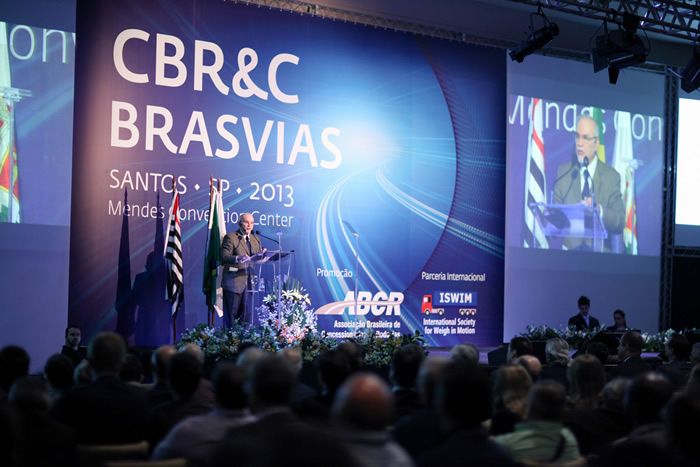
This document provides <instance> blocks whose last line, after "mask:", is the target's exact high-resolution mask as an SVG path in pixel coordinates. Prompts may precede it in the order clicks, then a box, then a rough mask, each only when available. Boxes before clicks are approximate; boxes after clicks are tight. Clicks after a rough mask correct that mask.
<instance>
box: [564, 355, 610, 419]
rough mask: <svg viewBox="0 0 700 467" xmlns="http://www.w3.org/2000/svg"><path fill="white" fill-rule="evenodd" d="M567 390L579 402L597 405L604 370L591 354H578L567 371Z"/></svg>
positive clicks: (602, 383) (601, 388)
mask: <svg viewBox="0 0 700 467" xmlns="http://www.w3.org/2000/svg"><path fill="white" fill-rule="evenodd" d="M568 378H569V392H570V393H571V395H572V396H573V397H574V398H575V399H576V400H577V401H580V402H588V403H589V405H590V406H591V408H593V407H595V406H597V405H598V400H599V398H600V393H601V391H602V390H603V387H604V386H605V370H604V369H603V365H602V364H601V363H600V360H598V359H597V358H596V357H594V356H593V355H579V356H578V357H576V358H575V359H574V360H573V362H571V366H570V367H569V371H568Z"/></svg>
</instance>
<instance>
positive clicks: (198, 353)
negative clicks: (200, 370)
mask: <svg viewBox="0 0 700 467" xmlns="http://www.w3.org/2000/svg"><path fill="white" fill-rule="evenodd" d="M181 352H184V353H187V354H190V355H192V356H193V357H194V358H196V359H197V360H198V361H199V363H200V364H202V365H203V364H204V352H202V348H201V347H200V346H198V345H197V344H193V343H191V342H190V343H189V344H187V345H185V346H184V347H183V348H182V350H181Z"/></svg>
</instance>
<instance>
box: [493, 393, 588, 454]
mask: <svg viewBox="0 0 700 467" xmlns="http://www.w3.org/2000/svg"><path fill="white" fill-rule="evenodd" d="M565 407H566V391H565V390H564V386H563V385H561V384H560V383H557V382H555V381H540V382H538V383H535V384H534V385H533V386H532V389H531V390H530V397H529V399H528V415H527V420H526V421H524V422H522V423H518V424H517V425H516V426H515V431H514V432H513V433H508V434H504V435H499V436H496V437H495V438H494V439H495V440H496V442H497V443H498V444H500V445H501V446H503V447H504V448H505V449H506V450H507V451H508V452H509V453H510V455H511V456H512V457H513V459H514V460H516V461H518V462H549V463H565V462H575V461H577V460H579V459H581V456H580V454H579V450H578V445H577V443H576V438H575V437H574V434H573V433H571V431H569V430H568V429H567V428H564V425H563V421H564V409H565Z"/></svg>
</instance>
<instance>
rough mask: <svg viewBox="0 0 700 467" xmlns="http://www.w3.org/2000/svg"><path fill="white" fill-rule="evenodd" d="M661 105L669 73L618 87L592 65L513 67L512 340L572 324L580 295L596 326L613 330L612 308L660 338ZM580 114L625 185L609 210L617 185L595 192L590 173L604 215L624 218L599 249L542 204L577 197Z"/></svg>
mask: <svg viewBox="0 0 700 467" xmlns="http://www.w3.org/2000/svg"><path fill="white" fill-rule="evenodd" d="M663 103H664V78H663V76H662V75H657V74H652V73H646V72H641V71H631V70H623V71H622V72H621V74H620V77H619V81H618V83H617V85H611V84H609V83H608V76H607V73H606V72H601V73H599V74H594V73H593V71H592V67H591V65H590V64H587V63H579V62H572V61H564V60H560V59H554V58H549V57H542V56H533V57H528V58H527V59H526V60H525V62H523V63H522V64H518V63H515V62H513V63H510V64H509V66H508V123H507V126H508V144H507V146H508V149H507V153H508V155H507V159H508V162H507V166H508V169H507V173H508V175H507V196H506V198H507V201H506V217H507V219H508V222H507V224H506V225H507V231H506V245H507V247H506V261H505V311H504V323H505V324H504V337H505V338H506V339H509V338H510V337H512V336H513V335H515V334H518V333H520V332H523V331H524V330H525V329H526V327H527V326H528V325H548V326H553V327H556V328H560V327H564V326H566V323H567V321H568V318H569V317H570V316H573V315H574V314H575V313H577V312H578V309H577V306H576V301H577V299H578V297H579V296H580V295H586V296H588V297H589V298H590V299H591V314H592V315H593V316H596V317H597V318H598V319H599V320H600V321H601V323H604V324H608V325H610V324H612V312H613V310H614V309H617V308H621V309H623V310H625V311H626V313H627V323H628V325H629V326H630V327H632V328H638V329H642V330H644V331H653V332H655V331H656V330H657V327H658V322H659V277H660V260H659V255H660V253H661V211H662V202H663V196H662V190H663V180H662V176H663V139H664V122H663V118H662V117H663V108H664V106H663ZM582 114H583V115H590V116H591V117H593V118H594V120H595V121H596V123H598V122H599V125H600V126H599V140H598V141H597V142H598V143H599V144H600V149H599V150H598V159H599V160H598V162H597V163H598V166H597V169H596V170H601V165H605V166H607V167H608V168H612V169H614V170H615V172H616V173H617V176H618V177H619V180H620V186H619V190H614V191H615V192H616V193H617V194H616V195H615V196H616V197H617V199H618V200H619V203H614V204H613V203H612V201H611V199H612V198H611V195H610V193H611V187H610V186H608V187H605V186H603V183H600V184H601V186H600V187H596V186H595V183H598V182H596V176H594V177H593V181H594V184H593V185H594V186H593V189H594V192H595V190H596V189H600V193H605V195H604V196H605V199H602V197H603V195H601V198H600V199H597V202H598V204H600V205H602V206H603V217H604V219H605V216H606V214H610V213H613V212H614V211H617V212H618V214H624V215H623V218H622V220H623V222H622V223H621V224H619V223H618V224H617V225H612V223H611V224H608V226H607V227H606V235H607V238H606V239H605V240H604V241H603V242H602V243H600V244H598V246H599V247H600V248H598V249H596V248H594V247H595V246H596V245H594V244H593V243H592V242H590V241H588V240H583V241H582V240H580V239H579V240H572V239H571V238H570V237H567V236H566V235H564V237H562V236H560V235H562V234H567V233H569V232H572V231H574V230H575V228H574V227H575V225H576V222H575V221H573V220H572V222H571V223H570V224H568V223H566V222H564V224H562V223H561V222H560V221H561V211H560V210H558V209H556V208H554V209H548V208H549V207H551V206H547V205H550V204H552V203H554V204H557V203H561V202H562V198H564V199H567V200H568V201H567V202H571V201H570V196H567V195H568V193H570V192H574V193H575V192H578V193H580V192H581V189H582V181H580V180H581V177H580V175H581V174H582V171H583V169H584V168H583V167H582V166H579V165H578V164H577V163H574V161H575V160H576V159H577V158H576V149H575V147H576V145H575V135H576V121H577V118H578V117H579V115H582ZM608 173H610V171H608ZM562 192H563V193H562ZM538 203H539V204H538ZM533 207H534V211H533ZM606 210H607V211H606ZM557 216H559V217H557ZM581 222H583V220H582V219H579V224H580V225H583V224H581ZM604 222H605V221H604ZM569 228H571V229H570V230H566V229H569ZM546 229H548V230H546ZM561 229H563V230H561ZM545 230H546V231H545ZM594 250H597V251H594Z"/></svg>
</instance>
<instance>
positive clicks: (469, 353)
mask: <svg viewBox="0 0 700 467" xmlns="http://www.w3.org/2000/svg"><path fill="white" fill-rule="evenodd" d="M450 358H452V359H453V360H454V359H459V358H461V359H464V360H465V361H467V362H468V363H471V364H472V365H478V364H479V348H478V347H477V346H475V345H474V344H470V343H465V344H457V345H455V346H454V347H452V349H451V350H450Z"/></svg>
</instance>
